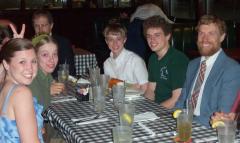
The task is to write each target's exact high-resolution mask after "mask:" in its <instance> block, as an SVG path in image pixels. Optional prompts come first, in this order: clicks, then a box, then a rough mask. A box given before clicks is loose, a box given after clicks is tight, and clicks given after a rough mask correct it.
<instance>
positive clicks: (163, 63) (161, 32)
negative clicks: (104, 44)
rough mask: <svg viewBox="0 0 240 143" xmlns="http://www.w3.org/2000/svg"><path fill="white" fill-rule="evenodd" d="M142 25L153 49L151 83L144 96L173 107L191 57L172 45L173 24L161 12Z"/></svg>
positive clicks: (150, 59)
mask: <svg viewBox="0 0 240 143" xmlns="http://www.w3.org/2000/svg"><path fill="white" fill-rule="evenodd" d="M143 29H144V35H145V37H146V39H147V42H148V45H149V47H150V48H151V50H152V51H153V52H154V53H153V54H152V55H151V56H150V58H149V62H148V71H149V84H148V87H147V90H146V92H145V97H146V98H148V99H151V100H154V101H155V102H157V103H160V105H162V106H164V107H166V108H173V107H174V106H175V103H176V102H177V100H178V97H179V96H180V93H181V89H182V86H183V83H184V81H185V74H186V69H187V65H188V58H187V57H186V56H185V55H184V54H183V53H182V52H180V51H178V50H177V49H175V48H174V47H171V46H170V45H169V40H170V38H171V25H170V24H169V23H167V22H166V21H165V20H164V19H162V18H161V17H160V16H153V17H150V18H148V19H146V20H145V21H144V24H143Z"/></svg>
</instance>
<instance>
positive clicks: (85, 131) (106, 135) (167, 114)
mask: <svg viewBox="0 0 240 143" xmlns="http://www.w3.org/2000/svg"><path fill="white" fill-rule="evenodd" d="M69 89H70V88H69ZM72 89H74V88H72ZM69 94H74V92H69ZM132 103H133V104H135V108H136V112H135V113H136V114H139V113H143V112H147V111H149V112H154V113H155V114H156V115H157V116H159V119H156V120H154V121H143V122H140V123H134V125H133V136H132V137H133V142H141V143H155V142H157V143H173V142H174V141H173V138H174V134H173V133H174V132H175V130H176V120H175V119H173V118H172V111H171V110H167V109H165V108H163V107H161V106H159V105H158V104H155V103H153V102H151V101H149V100H143V99H141V100H135V101H132ZM96 114H97V113H96V112H95V111H94V109H93V105H92V104H91V103H90V102H87V101H85V102H78V101H67V102H59V103H52V104H51V106H50V107H49V108H48V109H47V112H46V118H48V120H49V121H50V123H51V125H52V126H54V127H55V128H57V129H58V130H59V131H60V132H61V133H62V135H63V137H64V138H65V140H66V141H67V142H69V143H82V142H86V143H108V142H112V141H113V139H112V128H113V127H114V126H116V125H117V124H119V121H118V113H117V111H116V110H114V108H113V104H112V102H110V101H109V100H108V101H107V102H106V107H105V111H104V113H103V116H104V117H107V118H108V121H107V122H99V123H94V124H86V125H76V124H74V122H73V121H72V120H71V119H73V118H74V119H76V118H82V117H88V116H93V115H96ZM146 128H147V129H146ZM172 128H173V129H174V130H173V129H172ZM192 130H193V133H192V139H193V142H207V141H208V140H209V139H211V140H212V138H214V139H215V140H213V141H211V143H215V142H217V141H216V139H217V135H216V131H214V130H212V129H208V128H206V127H203V126H201V125H199V124H197V123H193V129H192ZM237 142H240V135H238V136H237Z"/></svg>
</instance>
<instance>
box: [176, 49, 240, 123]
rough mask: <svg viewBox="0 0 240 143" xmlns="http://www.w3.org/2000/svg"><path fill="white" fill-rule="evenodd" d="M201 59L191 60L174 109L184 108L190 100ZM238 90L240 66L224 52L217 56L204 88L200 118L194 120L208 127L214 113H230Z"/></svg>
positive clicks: (239, 87) (239, 86) (239, 85)
mask: <svg viewBox="0 0 240 143" xmlns="http://www.w3.org/2000/svg"><path fill="white" fill-rule="evenodd" d="M200 60H201V58H197V59H194V60H192V61H191V62H190V63H189V65H188V69H187V75H186V80H185V83H184V86H183V88H182V93H181V95H180V97H179V99H178V101H177V103H176V108H185V107H186V100H187V99H190V98H191V91H192V88H193V84H194V79H195V77H196V76H197V73H198V67H199V65H200ZM239 89H240V66H239V64H238V63H237V62H236V61H234V60H232V59H231V58H229V57H228V56H227V55H226V54H225V53H224V51H221V52H220V54H219V55H218V57H217V59H216V61H215V63H214V65H213V67H212V69H211V71H210V73H209V76H208V78H207V81H206V83H205V86H204V90H203V95H202V102H201V105H200V116H196V117H194V119H195V120H196V121H197V122H199V123H201V124H202V125H205V126H208V127H209V120H210V117H211V115H212V114H213V113H214V112H216V111H223V112H230V111H231V107H232V105H233V103H234V99H235V98H236V95H237V91H238V90H239Z"/></svg>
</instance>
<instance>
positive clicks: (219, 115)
mask: <svg viewBox="0 0 240 143" xmlns="http://www.w3.org/2000/svg"><path fill="white" fill-rule="evenodd" d="M234 119H235V113H223V112H215V113H214V114H213V116H212V117H211V120H212V121H220V120H221V121H224V120H234Z"/></svg>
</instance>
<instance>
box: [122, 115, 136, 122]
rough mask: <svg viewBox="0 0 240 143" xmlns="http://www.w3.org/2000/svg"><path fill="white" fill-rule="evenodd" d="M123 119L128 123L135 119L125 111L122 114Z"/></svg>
mask: <svg viewBox="0 0 240 143" xmlns="http://www.w3.org/2000/svg"><path fill="white" fill-rule="evenodd" d="M122 118H123V120H125V121H126V122H127V123H128V124H132V122H133V119H132V117H131V116H130V115H129V114H128V113H123V115H122Z"/></svg>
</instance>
